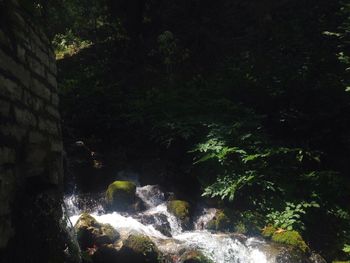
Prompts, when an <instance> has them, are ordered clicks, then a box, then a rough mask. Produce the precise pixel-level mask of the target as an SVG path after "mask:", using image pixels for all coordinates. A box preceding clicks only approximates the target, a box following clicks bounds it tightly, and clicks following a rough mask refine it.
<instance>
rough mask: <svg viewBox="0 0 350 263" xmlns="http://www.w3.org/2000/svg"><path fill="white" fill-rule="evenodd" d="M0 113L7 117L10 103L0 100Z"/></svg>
mask: <svg viewBox="0 0 350 263" xmlns="http://www.w3.org/2000/svg"><path fill="white" fill-rule="evenodd" d="M0 115H2V116H5V117H8V116H9V115H10V103H8V102H7V101H4V100H0Z"/></svg>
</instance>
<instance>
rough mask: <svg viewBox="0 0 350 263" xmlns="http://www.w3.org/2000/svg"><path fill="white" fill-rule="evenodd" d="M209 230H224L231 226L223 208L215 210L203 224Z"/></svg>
mask: <svg viewBox="0 0 350 263" xmlns="http://www.w3.org/2000/svg"><path fill="white" fill-rule="evenodd" d="M205 227H206V228H207V229H209V230H216V231H225V230H229V229H230V228H231V227H232V226H231V220H230V219H229V217H228V216H227V215H226V214H225V212H224V211H223V210H218V211H216V214H215V216H214V217H213V219H212V220H210V221H209V222H208V223H207V225H206V226H205Z"/></svg>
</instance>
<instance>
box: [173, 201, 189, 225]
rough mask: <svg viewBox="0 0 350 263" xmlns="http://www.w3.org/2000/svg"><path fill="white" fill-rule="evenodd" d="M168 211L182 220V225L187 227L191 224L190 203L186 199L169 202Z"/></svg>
mask: <svg viewBox="0 0 350 263" xmlns="http://www.w3.org/2000/svg"><path fill="white" fill-rule="evenodd" d="M167 208H168V211H169V212H170V213H172V214H173V215H174V216H175V217H176V218H177V219H179V220H180V222H181V225H182V227H183V228H185V229H189V228H190V226H191V218H190V208H191V207H190V204H189V203H188V202H186V201H181V200H173V201H169V203H168V207H167Z"/></svg>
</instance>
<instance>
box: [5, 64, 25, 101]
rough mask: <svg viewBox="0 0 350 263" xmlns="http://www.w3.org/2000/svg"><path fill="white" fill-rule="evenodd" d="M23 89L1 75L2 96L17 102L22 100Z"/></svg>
mask: <svg viewBox="0 0 350 263" xmlns="http://www.w3.org/2000/svg"><path fill="white" fill-rule="evenodd" d="M0 61H1V60H0ZM22 92H23V89H22V88H21V87H20V86H19V85H17V84H16V83H15V82H13V81H12V80H10V79H7V78H5V77H4V76H2V75H0V95H3V96H5V97H8V98H9V99H11V100H13V101H15V100H20V99H21V98H22Z"/></svg>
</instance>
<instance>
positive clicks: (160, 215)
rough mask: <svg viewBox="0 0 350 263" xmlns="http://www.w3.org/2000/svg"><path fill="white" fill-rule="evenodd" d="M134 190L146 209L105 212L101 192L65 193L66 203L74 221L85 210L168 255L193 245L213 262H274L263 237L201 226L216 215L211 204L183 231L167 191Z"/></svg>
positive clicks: (121, 232)
mask: <svg viewBox="0 0 350 263" xmlns="http://www.w3.org/2000/svg"><path fill="white" fill-rule="evenodd" d="M136 194H137V196H138V197H139V198H140V199H141V200H142V201H143V202H144V204H145V205H146V210H145V211H142V212H138V213H127V212H123V213H119V212H111V213H108V212H105V211H104V210H103V207H102V203H103V195H97V196H92V195H81V196H79V195H70V196H66V198H65V203H66V207H67V208H68V213H69V216H70V220H71V222H72V224H73V225H74V224H75V223H76V222H77V220H78V218H79V215H80V214H81V213H82V212H83V211H86V212H88V213H90V214H91V215H92V216H93V217H94V218H95V219H96V220H97V221H98V222H100V223H109V224H111V225H112V226H113V227H114V228H115V229H116V230H117V231H118V232H119V233H120V235H121V237H122V238H123V237H127V236H128V235H130V234H142V235H146V236H148V237H150V238H151V239H152V240H153V241H154V242H155V244H156V245H157V246H158V248H159V250H160V251H162V252H163V253H164V254H167V255H176V254H177V253H179V251H181V250H182V251H183V249H196V250H199V251H201V252H202V253H203V254H204V255H205V256H207V257H208V258H209V259H211V260H213V261H214V262H216V263H229V262H230V263H243V262H244V263H274V262H275V259H274V258H273V257H272V258H271V256H269V255H268V253H267V252H266V249H264V246H266V243H265V241H263V240H260V239H258V238H246V237H240V236H238V235H235V234H233V233H219V232H218V233H214V232H210V231H207V230H204V229H203V225H205V224H206V223H207V222H208V221H210V220H211V219H212V218H213V217H214V215H215V212H216V209H214V208H203V209H202V212H201V214H200V215H199V216H198V217H197V219H196V221H195V222H194V224H193V230H191V231H184V230H183V229H182V227H181V224H180V222H179V221H178V220H177V218H176V217H175V216H173V215H172V214H170V213H169V212H168V210H167V200H166V193H164V192H163V191H162V190H161V189H160V188H159V187H158V186H155V185H147V186H143V187H137V191H136ZM160 225H161V226H163V228H169V231H168V232H166V231H161V230H160V229H161V228H160V227H159V226H160ZM174 263H177V262H174Z"/></svg>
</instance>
